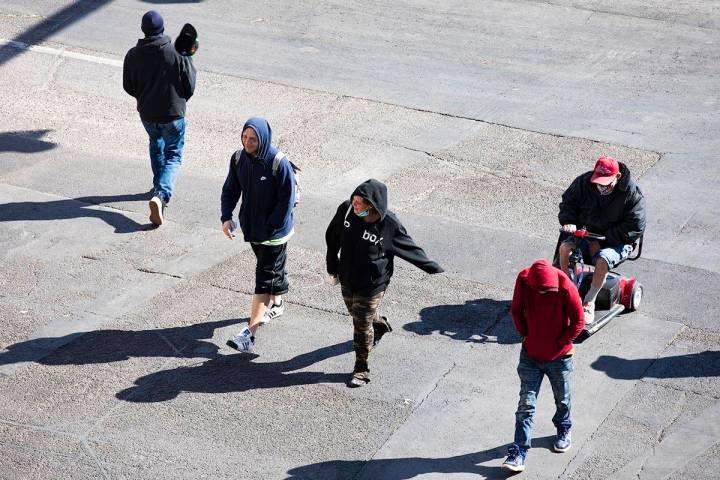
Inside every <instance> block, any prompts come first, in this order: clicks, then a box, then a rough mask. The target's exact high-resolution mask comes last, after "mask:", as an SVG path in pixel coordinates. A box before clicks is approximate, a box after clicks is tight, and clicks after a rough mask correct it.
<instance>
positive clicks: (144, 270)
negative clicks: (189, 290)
mask: <svg viewBox="0 0 720 480" xmlns="http://www.w3.org/2000/svg"><path fill="white" fill-rule="evenodd" d="M135 270H137V271H138V272H142V273H151V274H153V275H165V276H166V277H172V278H179V279H181V280H182V278H183V277H181V276H180V275H174V274H172V273H167V272H159V271H156V270H150V269H149V268H136V269H135Z"/></svg>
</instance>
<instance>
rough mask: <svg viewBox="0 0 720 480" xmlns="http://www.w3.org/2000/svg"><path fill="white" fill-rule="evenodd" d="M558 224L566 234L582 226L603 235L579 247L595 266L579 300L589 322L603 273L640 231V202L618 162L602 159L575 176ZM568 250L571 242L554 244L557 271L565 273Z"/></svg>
mask: <svg viewBox="0 0 720 480" xmlns="http://www.w3.org/2000/svg"><path fill="white" fill-rule="evenodd" d="M558 220H559V221H560V225H562V231H563V232H565V233H567V234H572V233H573V232H575V230H577V229H578V228H585V229H587V230H588V231H590V232H593V233H596V234H598V235H602V236H604V237H605V241H603V242H597V241H583V242H581V244H580V246H579V248H580V249H581V250H582V253H583V256H584V257H585V258H586V259H587V260H586V261H587V262H588V263H591V264H593V265H595V272H594V273H593V276H592V282H591V284H590V289H589V290H588V292H587V294H586V295H585V298H584V299H583V311H584V314H585V323H592V322H593V321H594V317H595V299H596V298H597V294H598V292H600V290H601V289H602V286H603V284H604V283H605V279H606V277H607V274H608V272H609V271H610V270H612V269H613V268H615V267H616V266H617V265H619V264H620V263H622V262H623V261H624V260H625V259H627V257H628V256H629V255H630V253H631V252H632V250H633V243H634V242H635V241H636V240H638V239H639V238H640V237H641V236H642V235H643V233H644V231H645V224H646V219H645V198H644V196H643V193H642V191H641V190H640V187H638V185H637V183H635V181H634V180H633V179H632V178H631V177H630V170H629V169H628V167H627V166H626V165H625V164H624V163H622V162H618V161H617V160H616V159H614V158H612V157H606V156H602V157H600V158H599V159H598V160H597V162H596V163H595V168H594V169H593V170H592V171H589V172H586V173H584V174H582V175H580V176H579V177H577V178H576V179H575V180H574V181H573V182H572V184H570V187H568V189H567V190H565V192H564V193H563V195H562V201H561V202H560V213H559V214H558ZM574 248H575V244H574V242H571V241H563V242H561V243H560V247H559V262H560V269H561V270H562V271H563V272H565V273H566V274H568V275H569V274H570V272H569V271H568V263H569V259H570V255H571V254H572V252H573V250H574Z"/></svg>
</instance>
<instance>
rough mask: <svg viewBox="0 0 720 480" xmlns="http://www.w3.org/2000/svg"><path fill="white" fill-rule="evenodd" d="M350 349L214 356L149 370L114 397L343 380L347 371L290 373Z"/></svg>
mask: <svg viewBox="0 0 720 480" xmlns="http://www.w3.org/2000/svg"><path fill="white" fill-rule="evenodd" d="M350 351H352V341H347V342H342V343H337V344H335V345H329V346H327V347H322V348H320V349H318V350H315V351H313V352H308V353H303V354H302V355H298V356H296V357H294V358H292V359H290V360H286V361H283V362H268V363H254V362H253V360H255V359H256V358H258V355H256V354H253V353H238V354H233V355H218V356H215V357H214V358H212V359H210V360H208V361H207V362H204V363H202V364H198V365H191V366H187V367H178V368H174V369H171V370H163V371H160V372H155V373H151V374H149V375H145V376H144V377H140V378H138V379H137V380H135V385H134V386H132V387H130V388H127V389H125V390H122V391H120V392H118V393H117V394H116V395H115V396H116V397H117V398H118V399H120V400H125V401H128V402H138V403H149V402H164V401H166V400H172V399H173V398H175V397H177V396H178V395H179V394H180V393H182V392H197V393H230V392H244V391H247V390H254V389H258V388H283V387H290V386H294V385H309V384H314V383H344V382H347V380H348V376H349V375H348V374H347V373H324V372H294V373H293V371H294V370H299V369H302V368H306V367H309V366H310V365H313V364H314V363H317V362H320V361H322V360H325V359H327V358H331V357H335V356H338V355H343V354H345V353H348V352H350Z"/></svg>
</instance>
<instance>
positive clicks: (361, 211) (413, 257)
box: [325, 178, 444, 388]
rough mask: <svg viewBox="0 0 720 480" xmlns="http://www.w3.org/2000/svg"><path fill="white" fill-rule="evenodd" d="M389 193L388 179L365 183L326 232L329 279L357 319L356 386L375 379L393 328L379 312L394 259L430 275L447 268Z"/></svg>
mask: <svg viewBox="0 0 720 480" xmlns="http://www.w3.org/2000/svg"><path fill="white" fill-rule="evenodd" d="M387 196H388V194H387V186H385V184H384V183H382V182H380V181H378V180H375V179H374V178H371V179H370V180H367V181H365V182H364V183H362V184H360V185H359V186H358V187H357V188H356V189H355V191H354V192H353V193H352V195H351V196H350V199H348V200H345V201H344V202H343V203H341V204H340V206H339V207H338V208H337V211H336V212H335V216H334V217H333V219H332V220H331V221H330V225H328V228H327V231H326V232H325V242H326V243H327V257H326V263H327V272H328V275H329V278H330V283H338V282H339V283H340V286H341V290H342V296H343V300H344V302H345V306H346V307H347V309H348V311H349V312H350V316H351V317H352V319H353V329H354V332H353V348H354V350H355V367H354V369H353V374H352V377H351V378H350V381H349V382H348V384H347V385H348V387H351V388H355V387H362V386H363V385H365V384H367V383H368V382H370V367H369V365H368V357H369V356H370V351H371V350H372V349H373V347H374V346H375V345H376V344H377V343H378V342H379V341H380V338H381V337H382V336H383V335H384V334H385V333H387V332H389V331H392V328H391V327H390V323H389V322H388V320H387V318H386V317H383V316H380V315H379V314H378V310H379V309H380V302H381V301H382V298H383V296H384V295H385V290H386V289H387V287H388V284H389V283H390V277H392V275H393V271H394V259H395V257H396V256H398V257H400V258H402V259H403V260H406V261H408V262H410V263H411V264H413V265H415V266H416V267H418V268H420V269H421V270H423V271H425V272H427V273H441V272H443V271H444V270H443V269H442V267H440V265H438V264H437V262H434V261H432V260H430V259H429V258H428V256H427V255H426V254H425V252H424V251H423V249H422V248H420V247H419V246H417V245H416V244H415V242H414V241H413V239H412V238H411V237H410V235H408V233H407V230H405V227H404V226H403V225H402V223H400V220H399V219H398V217H396V216H395V214H394V213H393V212H391V211H390V210H388V199H387Z"/></svg>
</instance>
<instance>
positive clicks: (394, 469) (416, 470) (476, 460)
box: [285, 435, 555, 480]
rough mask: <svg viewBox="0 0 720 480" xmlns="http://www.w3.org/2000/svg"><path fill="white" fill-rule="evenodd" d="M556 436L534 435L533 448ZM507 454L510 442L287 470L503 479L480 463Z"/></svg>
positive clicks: (324, 478) (296, 479) (298, 478)
mask: <svg viewBox="0 0 720 480" xmlns="http://www.w3.org/2000/svg"><path fill="white" fill-rule="evenodd" d="M554 440H555V436H554V435H552V436H546V437H538V438H533V440H532V446H533V448H545V449H548V450H552V445H553V442H554ZM506 454H507V445H501V446H499V447H495V448H491V449H488V450H482V451H480V452H474V453H468V454H465V455H457V456H454V457H445V458H423V457H406V458H391V459H373V460H367V461H365V460H332V461H329V462H319V463H313V464H312V465H305V466H302V467H297V468H293V469H291V470H288V472H287V473H288V475H289V477H287V478H286V479H285V480H311V479H312V480H344V479H347V478H377V479H382V480H410V479H412V478H416V477H417V476H419V475H424V474H428V473H446V474H451V473H469V474H474V475H478V476H480V478H486V479H504V478H507V477H508V474H507V473H505V472H503V470H502V469H501V468H500V462H497V464H496V465H480V464H482V463H486V462H489V461H492V460H499V459H502V458H504V457H505V455H506Z"/></svg>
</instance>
